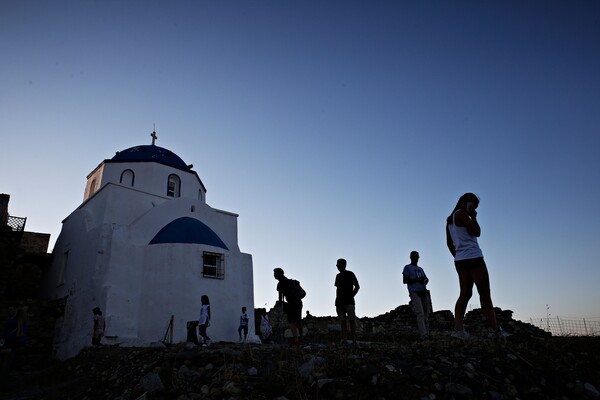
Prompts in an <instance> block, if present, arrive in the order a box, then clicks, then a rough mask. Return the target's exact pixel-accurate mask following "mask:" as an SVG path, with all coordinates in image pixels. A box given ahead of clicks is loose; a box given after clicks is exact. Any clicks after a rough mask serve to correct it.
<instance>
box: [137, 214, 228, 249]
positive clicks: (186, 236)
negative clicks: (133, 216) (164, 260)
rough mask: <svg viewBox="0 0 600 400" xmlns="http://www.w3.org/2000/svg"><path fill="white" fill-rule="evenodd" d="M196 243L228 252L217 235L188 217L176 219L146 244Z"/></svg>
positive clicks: (204, 225)
mask: <svg viewBox="0 0 600 400" xmlns="http://www.w3.org/2000/svg"><path fill="white" fill-rule="evenodd" d="M161 243H196V244H206V245H209V246H215V247H220V248H222V249H225V250H229V249H228V248H227V246H226V245H225V243H223V241H222V240H221V238H220V237H219V235H217V234H216V233H215V231H213V230H212V229H210V228H209V227H208V226H207V225H206V224H204V223H202V222H201V221H198V220H197V219H194V218H190V217H181V218H177V219H176V220H174V221H171V222H169V223H168V224H167V225H165V226H164V227H163V228H162V229H161V230H160V231H158V233H157V234H156V236H154V238H152V240H151V241H150V243H148V244H161Z"/></svg>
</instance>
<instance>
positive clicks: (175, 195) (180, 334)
mask: <svg viewBox="0 0 600 400" xmlns="http://www.w3.org/2000/svg"><path fill="white" fill-rule="evenodd" d="M151 136H152V138H153V139H152V144H150V145H140V146H135V147H131V148H128V149H126V150H123V151H119V152H117V153H116V154H115V156H114V157H112V158H111V159H106V160H104V161H102V162H101V163H100V164H99V165H98V166H97V167H96V168H95V169H94V170H93V171H92V172H91V173H90V174H89V175H88V176H87V184H86V186H85V192H84V195H83V203H82V204H81V205H80V206H79V207H77V209H76V210H75V211H73V212H72V213H71V214H70V215H69V216H68V217H67V218H66V219H65V220H64V221H63V226H62V230H61V233H60V235H59V236H58V238H57V241H56V245H55V247H54V251H53V262H52V266H51V268H50V270H49V273H48V276H47V277H46V279H45V284H46V287H45V294H46V296H48V297H49V298H54V299H58V298H66V308H65V314H64V317H63V318H62V320H61V321H59V323H58V324H57V325H58V326H57V335H56V337H55V349H56V357H57V358H59V359H66V358H69V357H72V356H75V355H76V354H77V353H78V352H79V351H80V350H81V349H82V348H84V347H86V346H89V345H91V335H92V316H93V315H92V309H93V308H94V307H100V309H101V310H102V311H103V313H104V317H105V319H106V325H107V329H106V336H105V338H104V339H103V341H104V343H106V344H117V343H118V344H121V345H124V346H125V345H133V346H137V345H140V346H143V345H148V344H150V343H153V342H159V341H164V340H165V338H169V339H171V340H172V341H173V342H181V341H185V340H186V339H187V329H186V323H187V322H188V321H194V320H195V321H197V320H198V317H199V311H200V297H201V296H202V295H203V294H206V295H208V296H209V298H210V304H211V312H212V320H211V324H210V327H209V329H208V335H209V336H210V337H211V339H212V340H213V341H234V340H235V341H237V339H238V334H237V327H238V322H239V319H238V317H239V314H240V310H241V307H242V306H246V307H247V308H248V309H249V310H253V309H254V295H253V273H252V256H251V255H250V254H246V253H242V252H241V251H240V249H239V246H238V238H237V218H238V215H237V214H235V213H232V212H228V211H223V210H219V209H215V208H212V207H210V206H209V205H208V204H207V203H206V188H205V187H204V184H203V183H202V180H201V179H200V177H199V176H198V174H197V173H196V172H195V171H194V170H193V169H192V168H193V166H192V165H188V164H186V163H185V162H184V161H183V160H182V159H181V158H180V157H179V156H177V155H176V154H175V153H173V152H172V151H170V150H168V149H165V148H162V147H159V146H156V145H155V140H156V134H155V132H153V133H152V135H151ZM170 321H173V323H172V325H171V327H170Z"/></svg>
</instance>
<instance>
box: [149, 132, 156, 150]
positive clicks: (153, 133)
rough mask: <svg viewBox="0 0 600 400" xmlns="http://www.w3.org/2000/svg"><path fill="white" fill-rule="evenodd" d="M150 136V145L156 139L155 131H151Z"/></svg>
mask: <svg viewBox="0 0 600 400" xmlns="http://www.w3.org/2000/svg"><path fill="white" fill-rule="evenodd" d="M150 136H151V137H152V145H153V146H154V142H156V139H158V136H156V131H152V133H151V134H150Z"/></svg>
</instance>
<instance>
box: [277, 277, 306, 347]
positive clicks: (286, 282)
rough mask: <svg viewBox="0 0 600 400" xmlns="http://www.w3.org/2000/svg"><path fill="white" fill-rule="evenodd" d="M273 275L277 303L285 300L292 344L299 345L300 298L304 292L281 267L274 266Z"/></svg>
mask: <svg viewBox="0 0 600 400" xmlns="http://www.w3.org/2000/svg"><path fill="white" fill-rule="evenodd" d="M273 276H274V277H275V279H276V280H277V281H278V283H277V292H278V295H279V297H278V303H279V304H282V303H283V299H284V297H285V300H287V305H286V310H285V312H286V314H287V320H288V323H289V324H290V329H291V331H292V335H293V336H294V341H293V343H294V344H297V345H301V344H302V343H303V338H302V335H303V332H302V299H303V298H304V297H305V296H306V292H305V291H304V289H302V286H300V282H298V281H297V280H295V279H289V278H287V277H286V276H285V274H284V272H283V269H281V268H275V269H274V270H273Z"/></svg>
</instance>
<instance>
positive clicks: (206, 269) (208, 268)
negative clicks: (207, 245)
mask: <svg viewBox="0 0 600 400" xmlns="http://www.w3.org/2000/svg"><path fill="white" fill-rule="evenodd" d="M202 263H203V268H202V276H203V277H204V278H216V279H225V270H224V264H225V258H224V256H223V254H219V253H210V252H208V251H205V252H204V254H202Z"/></svg>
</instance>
